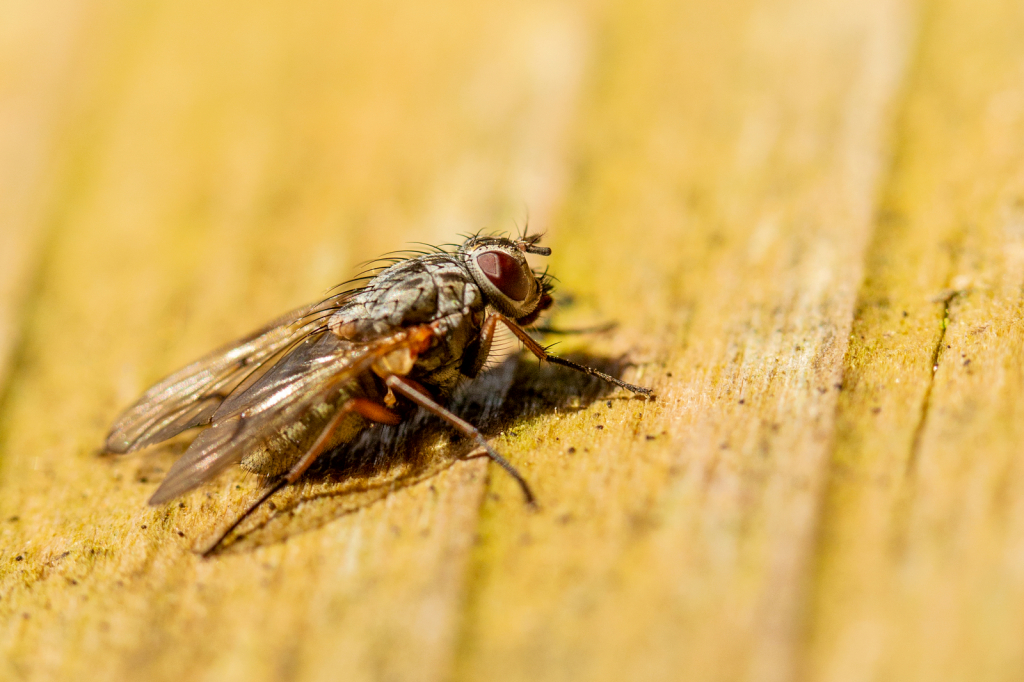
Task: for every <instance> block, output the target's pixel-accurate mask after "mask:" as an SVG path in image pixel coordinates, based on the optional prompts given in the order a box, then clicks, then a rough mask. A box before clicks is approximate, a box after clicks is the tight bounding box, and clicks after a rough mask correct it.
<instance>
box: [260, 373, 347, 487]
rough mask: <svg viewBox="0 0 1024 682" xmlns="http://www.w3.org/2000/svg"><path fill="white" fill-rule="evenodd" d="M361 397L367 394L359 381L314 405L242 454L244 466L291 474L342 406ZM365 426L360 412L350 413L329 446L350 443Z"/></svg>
mask: <svg viewBox="0 0 1024 682" xmlns="http://www.w3.org/2000/svg"><path fill="white" fill-rule="evenodd" d="M361 397H365V391H363V390H362V389H361V387H360V386H359V384H358V383H357V382H353V383H352V385H350V386H346V387H345V388H344V389H342V390H341V391H340V392H339V393H338V398H337V400H335V401H332V402H326V401H325V402H320V403H317V404H316V405H313V406H311V407H310V408H309V410H308V411H307V412H306V414H305V415H304V416H303V417H302V418H301V419H298V420H296V421H295V422H293V423H292V424H290V425H288V426H287V427H286V428H284V429H282V430H281V431H279V432H277V433H275V434H273V435H271V436H270V437H269V438H267V439H266V440H265V441H264V442H262V443H260V444H259V445H257V446H256V447H254V448H252V450H250V451H249V452H247V453H246V454H245V455H244V456H243V457H242V461H241V465H242V467H243V468H245V469H247V470H248V471H251V472H253V473H254V474H259V475H261V476H270V477H274V476H282V475H284V474H286V473H288V471H289V470H290V469H291V468H292V467H293V466H295V464H296V463H298V461H299V460H300V459H301V458H302V456H303V455H304V454H306V452H307V451H308V450H309V449H310V448H311V447H312V446H313V444H314V443H315V442H316V439H317V438H318V437H319V436H320V434H321V433H322V432H323V430H324V429H325V428H326V427H327V426H328V425H329V423H330V421H331V418H332V417H334V416H335V414H337V411H338V410H339V409H340V408H341V406H342V405H344V404H345V403H346V402H347V401H349V400H350V399H352V398H361ZM365 427H366V419H364V418H363V417H362V416H360V415H359V414H358V413H356V412H349V413H348V414H346V415H345V416H344V417H342V419H341V423H340V424H339V425H338V427H337V428H336V429H335V431H334V434H333V436H332V437H331V440H330V442H329V443H328V445H327V449H328V450H329V449H331V448H335V447H337V446H339V445H343V444H345V443H348V442H350V441H351V440H352V439H353V438H355V437H356V435H358V434H359V432H360V431H362V430H363V429H364V428H365Z"/></svg>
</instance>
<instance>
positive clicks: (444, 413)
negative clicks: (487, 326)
mask: <svg viewBox="0 0 1024 682" xmlns="http://www.w3.org/2000/svg"><path fill="white" fill-rule="evenodd" d="M492 332H493V329H492ZM384 381H385V383H386V384H387V385H388V388H390V389H391V390H393V391H394V392H395V393H399V394H401V395H403V396H405V397H406V398H408V399H409V400H411V401H412V402H414V403H416V404H417V405H419V406H420V407H422V408H423V409H425V410H426V411H427V412H430V413H431V414H433V415H435V416H437V417H440V418H441V419H443V420H445V421H446V422H448V423H449V424H451V425H452V426H453V427H455V429H456V430H458V431H459V432H461V433H462V434H463V435H465V436H467V437H468V438H472V439H473V440H474V441H476V444H477V445H479V446H480V447H481V448H483V449H484V451H485V452H487V456H488V457H490V458H491V460H492V461H493V462H494V463H495V464H497V465H498V466H500V467H501V468H502V469H504V470H505V471H506V472H507V473H508V475H509V476H511V477H512V478H514V479H515V480H516V483H518V484H519V487H520V488H522V490H523V495H524V496H525V497H526V502H527V504H530V505H532V504H535V501H534V497H533V491H531V490H530V486H529V485H528V484H527V483H526V480H525V479H524V478H523V477H522V475H521V474H520V473H519V472H518V471H516V468H515V467H514V466H512V465H511V464H510V463H509V461H508V460H507V459H505V458H504V457H502V456H501V455H499V454H498V453H497V451H496V450H495V449H494V448H492V447H491V446H490V445H488V444H487V441H486V440H485V439H484V435H483V434H482V433H480V430H479V429H477V428H476V427H475V426H473V425H472V424H470V423H469V422H467V421H466V420H465V419H462V418H461V417H459V416H458V415H456V414H455V413H453V412H452V411H450V410H448V409H446V408H444V407H443V406H442V405H439V404H438V403H437V402H435V401H434V399H433V398H431V397H430V396H429V395H427V393H426V392H425V391H424V390H423V388H422V387H421V386H419V385H418V384H417V383H416V382H414V381H412V380H410V379H406V378H405V377H402V376H399V375H397V374H392V375H390V376H388V377H387V378H386V379H385V380H384Z"/></svg>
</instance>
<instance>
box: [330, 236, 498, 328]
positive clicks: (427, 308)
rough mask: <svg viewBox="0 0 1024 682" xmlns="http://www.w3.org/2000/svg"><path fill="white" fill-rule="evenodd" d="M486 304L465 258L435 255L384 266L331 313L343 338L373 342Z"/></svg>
mask: <svg viewBox="0 0 1024 682" xmlns="http://www.w3.org/2000/svg"><path fill="white" fill-rule="evenodd" d="M483 307H484V301H483V295H482V293H481V292H480V288H479V287H478V286H477V284H476V282H475V281H474V279H473V277H472V275H471V274H470V273H469V271H468V270H467V269H466V267H465V265H464V264H463V262H462V261H461V260H460V259H458V258H456V257H455V256H451V255H447V254H435V255H433V256H431V257H422V258H418V259H414V260H410V261H404V262H402V263H398V264H397V265H393V266H392V267H390V268H388V269H386V270H384V271H383V272H382V273H380V274H379V275H378V276H377V277H375V278H374V279H372V280H371V281H370V282H369V283H368V284H367V286H366V287H365V288H364V289H362V290H360V291H358V292H357V293H356V294H355V295H353V296H352V298H351V299H350V300H349V301H347V302H346V304H345V305H344V306H342V308H341V309H340V310H338V311H337V312H335V313H334V314H333V315H332V317H331V320H330V322H329V327H330V329H331V331H332V332H334V333H335V334H336V335H337V336H339V337H341V338H345V339H351V340H353V341H368V340H372V339H375V338H380V337H381V336H385V335H388V334H392V333H394V332H395V331H397V330H399V329H401V328H403V327H410V326H414V325H419V324H430V323H432V322H436V321H438V320H441V319H443V318H446V317H448V316H451V315H453V314H457V313H460V312H462V311H464V310H467V309H469V310H473V309H480V310H482V309H483Z"/></svg>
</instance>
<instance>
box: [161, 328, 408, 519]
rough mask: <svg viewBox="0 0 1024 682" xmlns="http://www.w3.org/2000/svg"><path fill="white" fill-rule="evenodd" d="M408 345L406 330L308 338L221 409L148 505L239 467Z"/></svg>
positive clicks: (171, 471)
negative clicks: (356, 338) (369, 336)
mask: <svg viewBox="0 0 1024 682" xmlns="http://www.w3.org/2000/svg"><path fill="white" fill-rule="evenodd" d="M408 343H410V334H409V333H408V332H406V331H402V332H398V333H396V334H394V335H391V336H388V337H384V338H382V339H379V340H377V341H374V342H371V343H354V342H351V341H346V340H342V339H339V338H338V337H337V336H335V335H334V334H332V333H331V332H320V333H318V334H316V335H313V336H310V337H308V338H306V339H305V340H303V341H302V342H301V343H300V344H298V345H297V346H295V348H294V349H292V350H291V351H290V352H289V353H288V354H287V355H286V356H285V357H283V358H282V359H281V360H279V361H278V363H277V364H276V365H274V367H272V368H271V369H270V370H269V371H268V372H267V373H266V374H264V375H263V376H261V377H260V378H259V379H258V380H256V381H255V382H253V383H252V384H251V385H249V386H247V387H245V388H243V389H242V390H240V391H238V392H236V393H235V394H232V395H231V397H229V398H228V399H227V400H225V401H224V402H223V403H222V404H221V406H220V407H219V408H218V409H217V411H216V413H215V414H214V415H213V417H212V421H213V423H212V425H211V426H210V428H209V429H207V430H206V431H203V432H202V433H201V434H199V436H198V437H197V438H196V439H195V440H194V441H193V442H192V445H191V446H189V448H188V450H186V451H185V454H183V455H182V456H181V458H180V459H178V461H177V462H175V463H174V465H173V466H172V467H171V469H170V471H168V472H167V477H166V478H165V479H164V481H163V483H161V484H160V487H159V488H158V489H157V490H156V492H155V493H153V497H152V498H150V500H149V503H150V504H161V503H163V502H166V501H168V500H171V499H173V498H175V497H177V496H179V495H181V494H183V493H186V492H188V491H189V490H192V489H193V488H196V487H198V486H200V485H201V484H203V483H205V482H206V481H208V480H210V479H211V478H213V477H214V476H216V475H217V474H218V473H220V472H221V471H223V470H224V469H226V468H227V467H228V466H230V465H232V464H236V463H238V462H239V461H241V459H242V456H243V455H244V454H245V453H246V452H247V451H248V450H249V449H251V448H252V447H254V446H256V445H258V444H260V443H263V442H265V441H266V440H267V439H268V438H270V437H271V436H273V435H274V434H276V433H278V432H280V431H281V430H282V429H283V428H284V427H286V426H288V425H289V424H292V423H293V422H295V421H298V420H300V419H302V417H303V416H304V415H305V413H306V411H307V410H309V409H310V408H311V407H313V406H314V405H316V404H318V403H320V402H323V401H325V400H331V399H334V398H335V397H336V395H337V392H338V391H339V389H340V388H341V386H342V385H343V384H345V383H346V382H348V381H352V380H354V379H356V378H357V377H358V376H359V375H360V374H361V373H363V372H366V371H367V370H369V369H370V367H371V366H372V365H373V363H374V361H375V360H377V359H379V358H381V357H383V356H385V355H386V354H388V353H390V352H391V351H393V350H396V349H398V348H400V347H402V346H403V345H406V344H408Z"/></svg>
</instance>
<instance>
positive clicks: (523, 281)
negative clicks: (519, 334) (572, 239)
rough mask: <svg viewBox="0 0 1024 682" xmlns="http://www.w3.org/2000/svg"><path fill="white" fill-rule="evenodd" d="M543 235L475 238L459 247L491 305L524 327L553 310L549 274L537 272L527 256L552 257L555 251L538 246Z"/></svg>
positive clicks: (460, 253) (461, 254) (474, 278)
mask: <svg viewBox="0 0 1024 682" xmlns="http://www.w3.org/2000/svg"><path fill="white" fill-rule="evenodd" d="M539 241H540V235H532V236H529V237H523V238H521V239H509V238H507V237H480V236H477V237H471V238H469V239H467V240H466V241H465V242H464V243H463V244H462V246H460V247H459V255H460V256H462V258H463V260H464V261H465V262H466V264H467V266H468V267H469V271H470V273H471V274H472V275H473V280H474V281H475V282H476V283H477V286H479V287H480V290H481V291H482V292H483V294H484V296H485V297H486V299H487V303H488V304H490V305H491V306H493V307H494V308H495V309H496V310H497V311H498V312H500V313H502V314H504V315H507V316H508V317H511V318H512V319H513V320H515V321H516V322H518V323H519V324H522V325H529V324H532V323H533V322H534V320H536V319H537V317H538V316H539V315H540V314H541V313H542V312H543V311H545V310H547V309H548V308H550V307H551V303H552V298H551V289H552V287H551V281H550V277H549V276H548V275H547V272H546V271H544V272H535V271H534V270H533V269H531V268H530V265H529V263H527V262H526V254H528V253H534V254H537V255H540V256H550V255H551V249H548V248H545V247H543V246H537V242H539Z"/></svg>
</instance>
